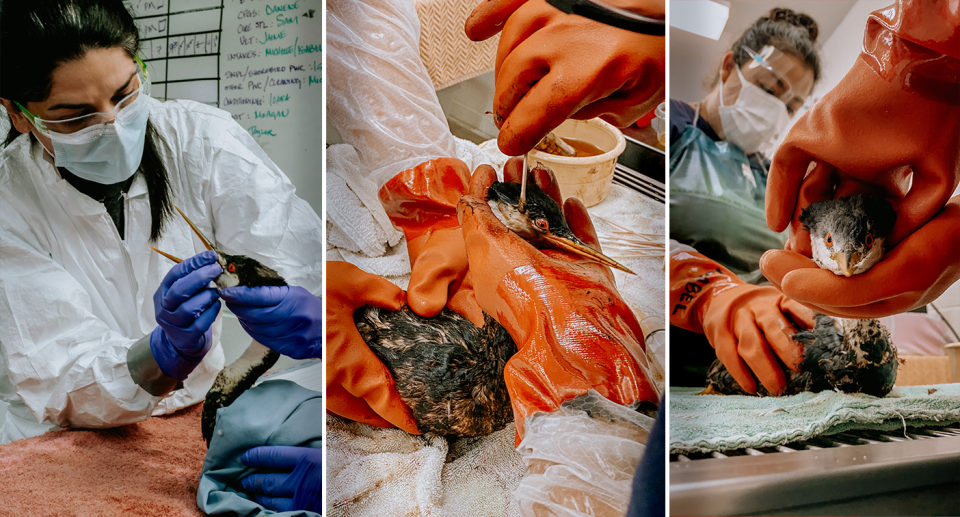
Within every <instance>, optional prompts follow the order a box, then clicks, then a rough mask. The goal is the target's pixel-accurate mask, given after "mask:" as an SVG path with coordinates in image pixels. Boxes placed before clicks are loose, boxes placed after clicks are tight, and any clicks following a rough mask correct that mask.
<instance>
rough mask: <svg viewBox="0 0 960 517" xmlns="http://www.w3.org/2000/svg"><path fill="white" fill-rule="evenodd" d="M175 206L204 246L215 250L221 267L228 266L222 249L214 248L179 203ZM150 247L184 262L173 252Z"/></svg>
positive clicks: (171, 258) (178, 261) (179, 261)
mask: <svg viewBox="0 0 960 517" xmlns="http://www.w3.org/2000/svg"><path fill="white" fill-rule="evenodd" d="M173 208H176V209H177V212H179V213H180V217H183V220H184V221H186V222H187V224H189V225H190V229H191V230H193V233H195V234H196V235H197V238H198V239H200V242H202V243H203V245H204V247H206V248H207V249H208V250H213V251H215V252H216V253H217V262H220V266H221V267H226V265H225V264H224V263H223V259H222V258H221V257H220V251H219V250H217V248H214V247H213V245H212V244H210V240H209V239H207V237H206V236H205V235H204V234H203V232H201V231H200V228H197V226H196V225H195V224H193V221H191V220H190V218H189V217H187V216H186V214H184V213H183V212H182V211H181V210H180V208H178V207H177V205H173ZM150 249H152V250H153V251H156V252H157V253H159V254H161V255H163V256H164V257H167V258H168V259H170V260H172V261H174V262H176V263H177V264H179V263H181V262H183V259H180V258H177V257H174V256H173V255H171V254H169V253H165V252H163V251H160V250H158V249H157V248H154V247H153V246H150Z"/></svg>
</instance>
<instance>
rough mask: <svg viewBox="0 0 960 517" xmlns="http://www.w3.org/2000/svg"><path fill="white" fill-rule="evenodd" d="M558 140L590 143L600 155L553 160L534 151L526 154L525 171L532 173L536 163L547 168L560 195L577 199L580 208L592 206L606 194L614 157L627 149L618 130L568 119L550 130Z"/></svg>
mask: <svg viewBox="0 0 960 517" xmlns="http://www.w3.org/2000/svg"><path fill="white" fill-rule="evenodd" d="M553 134H554V135H556V136H558V137H560V138H575V139H577V140H582V141H584V142H588V143H591V144H593V145H595V146H597V147H598V148H600V150H601V151H604V152H603V153H602V154H598V155H597V156H585V157H582V158H578V157H575V156H557V155H555V154H550V153H545V152H542V151H537V150H536V149H534V150H532V151H530V152H529V153H527V167H528V168H530V169H532V168H534V166H536V164H537V163H538V162H539V163H541V164H543V165H545V166H547V167H549V168H550V169H551V170H552V171H553V174H554V175H555V176H556V177H557V182H558V183H559V184H560V195H561V196H562V197H563V199H567V198H568V197H576V198H579V199H580V201H582V202H583V204H584V205H586V206H588V207H591V206H594V205H596V204H598V203H600V202H601V201H603V200H604V198H606V197H607V194H609V193H610V186H611V185H613V171H614V168H615V167H616V165H617V157H618V156H620V153H622V152H623V150H624V149H625V148H626V146H627V141H626V140H625V139H624V138H623V134H622V133H620V130H619V129H617V128H615V127H613V126H612V125H610V124H608V123H606V122H604V121H602V120H600V119H599V118H595V119H590V120H573V119H569V120H567V121H565V122H564V123H563V124H560V127H558V128H556V129H554V130H553Z"/></svg>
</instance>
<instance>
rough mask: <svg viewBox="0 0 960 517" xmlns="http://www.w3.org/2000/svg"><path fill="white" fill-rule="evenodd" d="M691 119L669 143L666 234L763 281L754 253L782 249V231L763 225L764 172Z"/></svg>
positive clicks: (740, 273)
mask: <svg viewBox="0 0 960 517" xmlns="http://www.w3.org/2000/svg"><path fill="white" fill-rule="evenodd" d="M699 114H700V108H699V107H697V114H696V116H695V117H694V121H693V125H690V126H687V128H686V129H684V131H683V133H682V134H681V135H680V138H679V139H678V140H677V142H676V143H674V144H672V145H671V146H670V237H671V238H672V239H675V240H677V241H679V242H681V243H683V244H687V245H689V246H693V247H694V248H696V250H697V251H698V252H700V253H703V254H704V255H706V256H708V257H710V258H712V259H713V260H716V261H717V262H720V263H721V264H723V265H724V266H726V267H727V268H729V269H730V270H731V271H733V272H734V273H736V274H737V276H739V277H740V278H742V279H743V280H744V281H747V282H750V283H753V284H756V283H760V282H763V281H764V278H763V275H762V274H761V273H760V256H761V255H763V252H765V251H767V250H769V249H783V245H784V243H786V240H787V239H786V234H777V233H774V232H773V231H771V230H770V229H769V228H768V227H767V221H766V217H765V215H764V209H763V198H764V191H765V190H766V184H767V179H766V176H765V175H764V174H763V173H762V172H760V171H756V170H754V169H753V168H751V166H750V159H749V158H747V155H746V154H745V153H744V152H743V151H742V150H741V149H740V148H739V147H737V146H735V145H733V144H730V143H729V142H723V141H720V142H715V141H714V140H713V139H711V138H710V137H709V136H707V135H706V134H705V133H704V132H703V131H701V130H700V129H699V128H697V127H696V122H697V118H699Z"/></svg>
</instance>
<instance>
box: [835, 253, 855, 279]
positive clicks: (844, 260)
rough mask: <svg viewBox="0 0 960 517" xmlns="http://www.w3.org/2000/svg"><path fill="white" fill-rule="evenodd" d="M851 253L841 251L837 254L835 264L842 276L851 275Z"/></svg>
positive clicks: (848, 276)
mask: <svg viewBox="0 0 960 517" xmlns="http://www.w3.org/2000/svg"><path fill="white" fill-rule="evenodd" d="M851 255H852V254H851V253H846V252H841V253H838V254H837V265H838V266H839V267H840V271H841V272H843V276H845V277H847V278H850V276H851V275H853V261H852V260H850V258H851Z"/></svg>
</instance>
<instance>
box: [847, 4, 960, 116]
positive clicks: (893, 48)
mask: <svg viewBox="0 0 960 517" xmlns="http://www.w3.org/2000/svg"><path fill="white" fill-rule="evenodd" d="M950 4H953V5H952V6H951V5H950ZM860 57H861V59H863V60H864V61H865V62H866V63H867V64H868V65H870V67H871V68H872V69H873V70H874V71H875V72H876V73H877V74H878V75H879V76H880V77H882V78H883V79H885V80H887V81H889V82H890V83H892V84H894V85H896V86H897V87H899V88H900V89H902V90H904V91H908V92H911V93H915V94H918V95H920V96H922V97H924V98H927V99H930V100H934V101H937V102H942V103H945V104H952V105H960V8H958V6H957V2H956V1H953V2H930V1H926V0H898V1H897V3H896V4H895V6H893V7H892V8H886V9H881V10H879V11H874V12H873V13H871V14H870V17H869V18H868V19H867V27H866V30H865V31H864V33H863V53H862V54H860Z"/></svg>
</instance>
